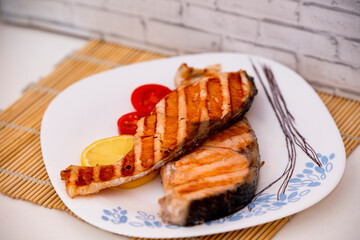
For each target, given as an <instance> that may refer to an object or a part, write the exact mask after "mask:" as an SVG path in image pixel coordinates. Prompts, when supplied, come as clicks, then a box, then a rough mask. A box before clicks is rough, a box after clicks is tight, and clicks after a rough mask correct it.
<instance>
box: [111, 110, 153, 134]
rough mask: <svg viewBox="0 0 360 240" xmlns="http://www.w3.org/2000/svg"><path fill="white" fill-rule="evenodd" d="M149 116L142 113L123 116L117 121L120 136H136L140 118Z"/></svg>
mask: <svg viewBox="0 0 360 240" xmlns="http://www.w3.org/2000/svg"><path fill="white" fill-rule="evenodd" d="M145 116H147V114H144V113H140V112H131V113H128V114H125V115H123V116H122V117H120V118H119V120H118V121H117V125H118V131H119V134H120V135H121V134H131V135H134V134H135V133H136V129H137V122H138V121H139V119H140V118H142V117H145Z"/></svg>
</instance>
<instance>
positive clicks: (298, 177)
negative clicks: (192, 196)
mask: <svg viewBox="0 0 360 240" xmlns="http://www.w3.org/2000/svg"><path fill="white" fill-rule="evenodd" d="M317 156H318V158H319V159H320V160H321V163H322V166H321V167H319V166H317V165H315V164H314V163H313V162H307V163H305V168H304V169H303V170H302V172H301V173H298V174H294V176H293V177H292V178H291V179H290V180H289V184H288V187H287V189H286V192H285V193H284V194H280V195H279V198H277V195H276V193H268V192H264V193H262V194H260V195H259V196H257V197H256V199H255V200H254V201H253V202H252V203H250V204H249V205H248V206H247V207H245V208H243V209H242V210H241V211H239V212H237V213H234V214H232V215H230V216H228V217H225V218H221V219H217V220H214V221H210V222H207V223H205V224H206V225H212V224H222V223H224V222H234V221H238V220H240V219H243V218H250V217H255V216H261V215H264V214H267V213H268V212H271V211H276V210H279V209H281V208H282V207H284V206H286V205H288V204H292V203H294V202H297V201H299V200H300V199H301V198H302V197H304V196H306V195H308V194H309V193H310V192H311V191H312V190H313V189H314V188H316V187H317V186H320V185H321V184H322V183H323V181H324V180H326V176H327V174H328V173H330V172H331V171H332V170H333V166H334V165H333V163H332V160H333V159H334V158H335V154H334V153H332V154H330V155H329V156H326V155H322V154H320V153H318V154H317ZM126 215H127V210H124V209H122V208H121V207H120V206H119V207H117V208H114V209H112V210H107V209H104V210H103V214H102V215H101V219H102V220H104V221H109V222H111V223H113V224H125V223H127V224H129V225H130V226H132V227H138V228H141V227H148V228H162V227H166V228H179V226H175V225H169V224H164V223H162V222H161V220H160V219H159V216H158V215H156V216H155V215H152V214H147V213H146V212H144V211H140V210H139V211H137V215H136V216H135V219H133V220H131V221H128V217H127V216H126Z"/></svg>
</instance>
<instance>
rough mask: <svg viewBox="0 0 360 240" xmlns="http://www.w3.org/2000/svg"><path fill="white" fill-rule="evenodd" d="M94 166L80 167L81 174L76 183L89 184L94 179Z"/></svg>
mask: <svg viewBox="0 0 360 240" xmlns="http://www.w3.org/2000/svg"><path fill="white" fill-rule="evenodd" d="M92 176H93V168H84V169H79V176H78V179H77V181H76V184H77V185H79V186H84V185H88V184H90V183H91V181H92V179H93V177H92Z"/></svg>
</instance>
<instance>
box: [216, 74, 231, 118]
mask: <svg viewBox="0 0 360 240" xmlns="http://www.w3.org/2000/svg"><path fill="white" fill-rule="evenodd" d="M219 76H220V84H221V95H222V105H221V109H222V115H221V117H222V118H224V119H225V118H226V120H227V119H228V118H230V117H231V114H229V113H230V112H231V106H230V91H229V80H228V74H219Z"/></svg>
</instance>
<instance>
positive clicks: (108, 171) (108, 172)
mask: <svg viewBox="0 0 360 240" xmlns="http://www.w3.org/2000/svg"><path fill="white" fill-rule="evenodd" d="M114 172H115V168H114V166H113V165H108V166H104V167H102V168H101V169H100V174H99V178H100V180H101V181H108V180H110V179H112V177H113V176H114Z"/></svg>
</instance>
